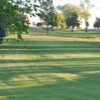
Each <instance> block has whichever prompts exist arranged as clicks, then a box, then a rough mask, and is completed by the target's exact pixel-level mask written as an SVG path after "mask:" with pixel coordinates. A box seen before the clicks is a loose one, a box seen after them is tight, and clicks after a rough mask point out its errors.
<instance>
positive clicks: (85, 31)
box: [85, 19, 88, 32]
mask: <svg viewBox="0 0 100 100" xmlns="http://www.w3.org/2000/svg"><path fill="white" fill-rule="evenodd" d="M85 25H86V30H85V32H87V27H88V26H87V19H86V21H85Z"/></svg>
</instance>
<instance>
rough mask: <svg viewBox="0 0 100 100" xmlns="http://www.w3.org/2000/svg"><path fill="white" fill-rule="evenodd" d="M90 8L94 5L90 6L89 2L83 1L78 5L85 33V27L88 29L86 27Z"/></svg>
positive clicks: (87, 0) (88, 0)
mask: <svg viewBox="0 0 100 100" xmlns="http://www.w3.org/2000/svg"><path fill="white" fill-rule="evenodd" d="M92 7H94V5H93V4H91V2H90V0H84V2H82V1H81V3H80V8H81V9H82V13H81V16H82V18H84V19H85V25H86V32H87V27H88V25H87V23H88V19H89V17H90V16H91V14H90V13H89V11H90V10H91V8H92Z"/></svg>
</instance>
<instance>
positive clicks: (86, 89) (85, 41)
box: [0, 28, 100, 100]
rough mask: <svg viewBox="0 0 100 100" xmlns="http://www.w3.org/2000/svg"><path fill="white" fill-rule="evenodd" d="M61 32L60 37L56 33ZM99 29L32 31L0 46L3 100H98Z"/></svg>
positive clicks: (99, 91) (12, 38)
mask: <svg viewBox="0 0 100 100" xmlns="http://www.w3.org/2000/svg"><path fill="white" fill-rule="evenodd" d="M58 31H59V34H58V33H57V32H58ZM99 37H100V34H99V30H89V31H88V33H85V32H84V30H74V32H73V33H72V32H71V31H70V30H68V29H55V31H50V32H49V35H48V36H47V35H46V32H45V30H42V29H32V28H31V29H30V30H29V34H23V38H24V40H22V41H20V44H17V42H16V35H10V36H7V37H6V39H9V42H6V39H5V40H4V43H3V44H0V100H99V99H100V96H99V93H100V86H99V85H100V80H99V77H100V38H99Z"/></svg>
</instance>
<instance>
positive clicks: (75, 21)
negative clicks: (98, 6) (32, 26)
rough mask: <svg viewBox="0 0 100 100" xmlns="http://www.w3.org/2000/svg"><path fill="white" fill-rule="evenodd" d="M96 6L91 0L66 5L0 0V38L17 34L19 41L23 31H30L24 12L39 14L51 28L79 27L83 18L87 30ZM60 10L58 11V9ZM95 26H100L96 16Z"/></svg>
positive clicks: (43, 0)
mask: <svg viewBox="0 0 100 100" xmlns="http://www.w3.org/2000/svg"><path fill="white" fill-rule="evenodd" d="M92 7H94V5H93V4H91V2H90V0H84V1H81V2H80V5H79V6H76V5H74V4H66V5H64V6H60V5H59V6H57V8H55V7H54V5H53V0H0V40H3V37H5V36H6V35H5V32H6V34H17V37H18V41H19V39H22V33H23V32H25V33H28V31H27V30H28V28H29V22H27V21H25V17H22V15H24V14H29V15H30V16H31V17H32V16H36V15H38V16H39V17H40V18H41V20H43V21H44V24H45V25H46V26H47V27H46V31H47V34H48V31H49V25H51V29H53V28H54V27H55V26H56V27H57V28H58V27H62V28H65V27H68V28H72V31H73V29H74V28H75V27H77V28H79V27H80V25H81V23H82V22H81V19H82V18H83V19H84V20H85V25H86V32H87V27H88V25H89V22H88V19H89V17H90V16H91V14H90V10H91V8H92ZM57 9H58V10H60V11H61V13H58V12H57V11H56V10H57ZM94 27H100V18H96V21H95V23H94Z"/></svg>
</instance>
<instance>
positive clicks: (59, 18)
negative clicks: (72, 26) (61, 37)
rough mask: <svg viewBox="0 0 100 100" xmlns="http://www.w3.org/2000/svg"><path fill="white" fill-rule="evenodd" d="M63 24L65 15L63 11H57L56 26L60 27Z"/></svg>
mask: <svg viewBox="0 0 100 100" xmlns="http://www.w3.org/2000/svg"><path fill="white" fill-rule="evenodd" d="M62 24H64V17H63V15H62V14H61V13H58V12H57V13H56V27H57V28H58V27H60V26H61V25H62Z"/></svg>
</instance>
